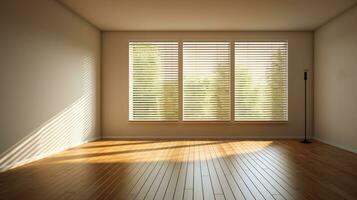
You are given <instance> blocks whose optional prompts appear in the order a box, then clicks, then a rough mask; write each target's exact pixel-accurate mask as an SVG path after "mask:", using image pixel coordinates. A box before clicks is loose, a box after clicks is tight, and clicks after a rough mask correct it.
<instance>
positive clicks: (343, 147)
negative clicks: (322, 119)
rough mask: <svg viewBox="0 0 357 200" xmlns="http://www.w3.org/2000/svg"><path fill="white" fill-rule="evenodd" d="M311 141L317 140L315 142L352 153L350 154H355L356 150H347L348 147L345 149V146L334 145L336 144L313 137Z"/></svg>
mask: <svg viewBox="0 0 357 200" xmlns="http://www.w3.org/2000/svg"><path fill="white" fill-rule="evenodd" d="M313 139H314V140H317V141H320V142H322V143H325V144H328V145H331V146H334V147H337V148H340V149H343V150H346V151H349V152H352V153H357V149H351V148H348V147H345V146H342V145H339V144H336V143H333V142H330V141H327V140H324V139H321V138H318V137H313Z"/></svg>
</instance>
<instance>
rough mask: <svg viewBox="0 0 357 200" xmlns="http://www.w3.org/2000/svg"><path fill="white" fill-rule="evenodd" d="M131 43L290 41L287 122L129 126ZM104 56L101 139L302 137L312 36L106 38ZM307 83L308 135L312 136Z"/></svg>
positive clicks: (183, 34) (144, 35)
mask: <svg viewBox="0 0 357 200" xmlns="http://www.w3.org/2000/svg"><path fill="white" fill-rule="evenodd" d="M129 40H232V41H233V40H288V41H289V122H288V123H286V124H249V123H246V124H244V123H214V122H213V123H195V122H177V123H176V122H173V123H157V122H155V123H147V122H136V123H134V122H128V93H129V92H128V41H129ZM102 45H103V52H102V60H103V62H102V131H103V136H104V137H250V138H251V137H300V136H302V135H303V133H304V112H303V111H304V96H303V94H304V81H303V71H304V69H309V70H310V71H311V68H312V61H313V46H312V45H313V34H312V32H104V33H103V44H102ZM311 83H312V80H311V79H310V80H309V83H308V84H309V86H308V87H309V99H308V131H309V133H311V130H312V89H311V88H312V87H311V85H312V84H311Z"/></svg>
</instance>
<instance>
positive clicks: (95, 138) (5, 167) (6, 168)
mask: <svg viewBox="0 0 357 200" xmlns="http://www.w3.org/2000/svg"><path fill="white" fill-rule="evenodd" d="M98 139H101V137H100V136H97V137H93V138H90V139H87V140H84V141H82V142H80V143H77V144H73V145H70V146H66V147H64V148H60V149H56V150H55V151H51V152H46V153H43V154H41V155H38V156H36V157H32V158H28V159H25V160H21V161H18V162H16V163H13V164H11V165H6V166H3V167H0V172H4V171H7V170H10V169H13V168H16V167H20V166H22V165H25V164H28V163H30V162H34V161H37V160H40V159H42V158H45V157H48V156H51V155H54V154H56V153H59V152H61V151H65V150H67V149H70V148H73V147H76V146H78V145H81V144H85V143H88V142H92V141H95V140H98Z"/></svg>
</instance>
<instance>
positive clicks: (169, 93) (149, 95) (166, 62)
mask: <svg viewBox="0 0 357 200" xmlns="http://www.w3.org/2000/svg"><path fill="white" fill-rule="evenodd" d="M129 120H135V121H136V120H137V121H175V120H178V43H177V42H129Z"/></svg>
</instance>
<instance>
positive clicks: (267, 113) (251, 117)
mask: <svg viewBox="0 0 357 200" xmlns="http://www.w3.org/2000/svg"><path fill="white" fill-rule="evenodd" d="M287 59H288V44H287V42H236V43H235V77H234V79H235V85H234V87H235V120H236V121H287V120H288V96H287V93H288V89H287V85H288V80H287V78H288V76H287V74H288V67H287Z"/></svg>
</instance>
